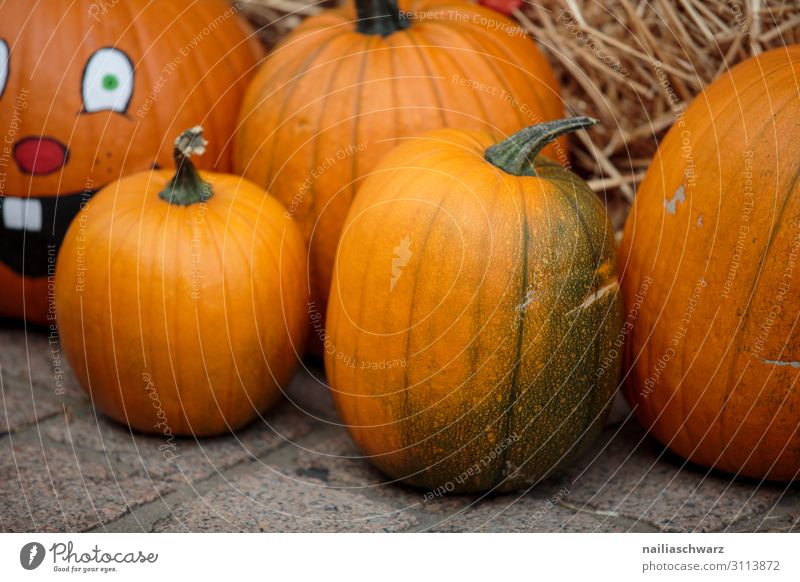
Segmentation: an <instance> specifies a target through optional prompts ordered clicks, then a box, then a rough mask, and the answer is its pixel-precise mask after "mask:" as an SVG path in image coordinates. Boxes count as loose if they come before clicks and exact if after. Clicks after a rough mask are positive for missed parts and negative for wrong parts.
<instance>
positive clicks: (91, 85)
mask: <svg viewBox="0 0 800 582" xmlns="http://www.w3.org/2000/svg"><path fill="white" fill-rule="evenodd" d="M82 93H83V110H84V111H85V112H86V113H95V112H97V111H108V110H111V111H116V112H117V113H125V112H126V111H127V110H128V105H129V104H130V102H131V97H133V63H132V62H131V60H130V59H129V58H128V55H126V54H125V53H123V52H122V51H120V50H118V49H115V48H101V49H99V50H98V51H97V52H95V53H94V54H93V55H92V56H91V57H90V58H89V62H88V63H86V69H84V71H83V86H82Z"/></svg>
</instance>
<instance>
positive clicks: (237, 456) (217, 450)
mask: <svg viewBox="0 0 800 582" xmlns="http://www.w3.org/2000/svg"><path fill="white" fill-rule="evenodd" d="M58 355H59V352H58V345H57V343H50V342H49V338H48V336H47V335H46V334H45V333H42V332H37V333H32V332H28V333H27V334H26V332H25V331H24V330H22V329H13V328H9V327H5V328H0V380H1V381H2V402H0V529H2V530H4V531H60V532H64V531H92V530H94V531H270V532H273V531H277V532H292V531H325V532H333V531H392V532H395V531H397V532H399V531H442V532H461V531H503V532H505V531H513V532H518V531H519V532H541V531H573V532H574V531H580V532H584V531H604V532H605V531H610V532H621V531H644V532H647V531H800V491H799V490H798V487H797V486H796V485H795V486H789V487H787V486H785V485H776V484H765V483H759V482H756V481H750V480H743V479H732V478H731V477H729V476H726V475H721V474H717V473H713V472H712V473H709V472H707V471H705V470H702V469H699V468H696V467H692V466H688V465H685V464H684V463H683V462H682V461H681V460H680V459H678V458H676V457H674V456H672V455H671V454H669V453H667V452H665V451H664V450H663V449H661V448H660V447H659V446H658V445H657V444H656V443H655V442H654V441H652V440H651V439H649V438H647V437H645V435H644V434H643V432H642V430H641V429H640V428H639V427H638V426H637V425H636V424H635V422H632V421H631V422H619V421H618V422H617V423H616V424H611V425H610V426H608V427H607V428H606V430H605V432H604V434H603V437H602V438H601V439H600V440H599V441H598V442H597V443H596V446H595V447H594V448H593V450H591V451H590V452H589V453H588V454H587V455H585V457H584V458H583V459H582V460H581V461H579V462H578V463H577V464H576V465H575V466H573V467H572V468H571V469H570V470H569V471H568V472H567V473H566V474H565V475H562V476H560V477H558V478H553V479H550V480H548V481H547V482H544V483H540V484H539V485H538V486H537V487H536V488H534V489H532V490H530V491H528V492H523V493H517V494H513V495H502V496H495V497H488V498H479V497H476V496H469V497H467V496H448V497H444V498H435V499H433V500H430V501H428V500H426V497H425V495H424V492H420V491H417V490H413V489H409V488H405V487H402V486H398V485H395V484H391V483H388V482H387V478H386V477H384V476H383V475H381V474H380V473H378V472H377V471H376V470H374V469H373V468H372V467H371V466H370V465H369V463H368V462H367V461H365V460H364V459H361V458H360V457H359V454H358V451H357V450H356V449H355V448H354V446H353V445H352V443H351V442H350V441H349V439H348V437H347V435H346V433H345V432H344V430H343V429H342V428H341V427H340V426H339V425H338V423H337V419H336V415H335V412H334V410H333V407H332V405H331V403H330V398H329V396H328V393H327V389H326V387H325V385H324V384H323V383H322V381H321V378H322V376H323V375H322V371H321V369H320V368H319V366H318V365H314V364H307V365H308V368H307V369H306V370H302V371H300V372H298V374H297V376H296V377H295V379H294V381H293V382H292V385H291V386H290V388H289V389H288V390H287V398H286V399H284V401H283V402H282V403H281V404H280V405H279V406H278V407H277V408H276V409H275V410H273V411H271V412H269V413H268V414H267V415H266V416H265V417H264V418H263V419H262V420H258V421H256V422H254V423H253V424H251V425H250V426H249V427H247V428H246V429H244V430H241V431H239V432H238V433H237V434H235V435H231V436H226V437H220V438H213V439H204V440H201V441H196V440H194V439H180V440H178V441H177V442H176V449H175V451H174V456H175V458H174V459H169V458H168V457H170V456H172V454H173V453H172V451H170V454H166V453H165V451H166V449H165V447H164V440H163V438H158V437H152V436H144V435H140V434H135V433H134V434H132V433H131V432H130V431H129V430H128V429H127V428H125V427H123V426H120V425H117V424H115V423H113V422H110V421H108V420H106V419H105V418H103V417H102V416H98V415H96V414H95V412H94V410H93V408H92V405H91V402H90V401H89V399H88V397H87V395H86V394H85V393H84V392H83V390H82V389H81V388H80V386H79V385H78V383H77V381H76V380H75V379H74V377H73V376H72V374H71V373H70V372H69V371H68V370H66V371H65V372H64V373H63V374H60V373H59V371H58V370H57V369H56V370H55V372H54V361H55V362H56V363H57V360H54V357H57V356H58ZM56 368H57V366H56ZM624 416H625V414H624V413H623V414H622V415H621V417H622V418H624Z"/></svg>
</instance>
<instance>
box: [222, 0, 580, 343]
mask: <svg viewBox="0 0 800 582" xmlns="http://www.w3.org/2000/svg"><path fill="white" fill-rule="evenodd" d="M354 5H355V10H354V9H353V5H352V4H351V5H348V7H346V8H340V9H335V10H327V11H324V12H323V13H322V14H320V15H318V16H314V17H311V18H308V19H307V20H306V21H304V22H303V24H301V25H300V26H299V27H298V28H297V29H296V30H294V31H293V32H292V33H291V34H290V35H289V36H288V37H286V39H284V41H283V42H282V43H281V44H280V45H279V46H278V47H276V48H275V50H274V51H273V52H272V53H271V55H270V56H269V57H268V58H267V60H266V62H265V64H264V65H263V67H262V68H261V70H260V71H259V73H258V75H257V76H256V78H255V79H254V80H253V83H252V85H251V87H250V88H249V90H248V92H247V94H246V97H245V101H244V105H243V108H242V114H241V126H240V129H239V131H238V132H237V135H236V141H235V144H234V167H235V169H236V170H237V172H239V173H243V175H245V176H247V177H248V178H250V179H251V180H253V181H255V182H256V183H258V184H261V185H262V186H264V187H265V188H267V189H268V190H269V191H270V192H272V193H273V194H274V195H275V196H276V197H277V198H278V199H280V200H281V201H282V202H283V203H284V204H285V205H286V206H287V207H288V211H289V213H290V214H291V215H293V216H295V217H296V218H297V220H298V221H299V223H300V225H301V227H302V230H303V232H304V234H305V236H306V239H307V240H308V241H309V244H310V269H311V273H310V275H311V281H310V284H311V290H312V293H311V298H312V304H311V305H310V306H309V312H310V314H311V317H312V320H313V321H314V322H315V325H314V328H315V336H316V337H317V339H324V330H323V328H322V321H323V320H324V314H325V304H326V302H327V298H328V290H329V288H330V279H331V269H332V267H333V256H334V253H335V251H336V243H337V241H338V237H339V233H340V231H341V228H342V224H343V222H344V219H345V217H346V215H347V210H348V208H349V207H350V203H351V201H352V199H353V195H354V194H355V192H356V188H357V186H358V181H359V179H360V178H362V177H363V176H365V175H366V174H367V173H368V172H370V171H371V170H372V168H373V167H374V166H375V164H376V163H377V162H378V160H380V159H381V157H382V156H383V155H384V154H386V152H388V151H389V150H390V149H391V148H392V147H394V146H395V145H396V144H397V143H398V140H400V139H401V138H405V137H409V136H414V135H418V134H420V133H423V132H425V131H428V130H431V129H436V128H439V127H464V128H473V129H482V130H491V131H494V132H497V133H498V134H500V135H509V134H510V133H513V132H515V131H517V130H518V129H521V128H522V127H525V126H528V125H531V124H532V123H536V122H539V121H543V120H548V119H555V118H558V117H561V115H562V112H563V111H562V106H561V101H560V98H559V90H558V87H557V83H556V81H555V78H554V76H553V73H552V72H551V70H550V67H549V65H548V64H547V62H546V61H545V59H544V58H543V57H542V55H541V54H540V53H539V51H538V50H537V48H536V45H535V44H534V43H533V42H532V41H531V39H530V38H527V37H526V36H525V32H524V31H523V30H522V29H521V28H519V27H518V26H517V25H516V24H515V23H513V22H512V21H510V20H508V19H506V18H505V17H503V16H501V15H499V14H497V13H496V12H493V11H491V10H488V9H485V8H482V7H479V6H477V5H475V4H471V3H468V2H465V1H463V0H409V1H408V2H404V3H403V5H404V7H405V8H406V9H407V10H405V11H403V12H401V11H399V10H398V8H397V6H396V4H395V2H394V0H355V2H354ZM565 144H566V142H562V143H561V147H562V150H563V148H564V147H565ZM546 152H547V153H548V155H550V156H551V157H553V158H557V157H559V154H560V157H562V158H563V157H564V156H565V152H564V151H561V152H556V149H555V148H554V146H553V145H551V146H550V147H548V148H547V150H546Z"/></svg>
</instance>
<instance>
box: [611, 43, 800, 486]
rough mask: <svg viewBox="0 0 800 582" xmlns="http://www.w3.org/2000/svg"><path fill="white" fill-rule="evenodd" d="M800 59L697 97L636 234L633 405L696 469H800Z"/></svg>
mask: <svg viewBox="0 0 800 582" xmlns="http://www.w3.org/2000/svg"><path fill="white" fill-rule="evenodd" d="M798 79H800V46H791V47H787V48H781V49H776V50H773V51H770V52H768V53H764V54H762V55H760V56H758V57H756V58H753V59H751V60H749V61H746V62H745V63H742V64H740V65H738V66H737V67H735V68H734V69H733V70H731V71H730V72H729V73H726V74H725V75H723V76H722V77H721V78H720V79H718V80H717V81H716V82H714V83H713V84H712V85H710V86H709V87H708V88H707V89H706V90H705V91H704V92H703V93H702V94H701V95H700V96H698V97H697V98H696V99H695V101H694V102H693V103H692V104H691V106H690V107H689V108H688V109H687V110H686V112H685V113H684V114H683V115H681V116H680V117H679V118H678V121H677V122H676V123H675V125H674V126H673V128H672V129H671V130H670V132H669V133H668V134H667V136H666V137H665V139H664V140H663V142H662V144H661V146H660V148H659V151H658V154H657V155H656V157H655V158H654V159H653V162H652V164H651V165H650V168H649V170H648V173H647V176H646V177H645V179H644V181H643V182H642V185H641V187H640V189H639V192H638V194H637V197H636V203H635V204H634V207H633V209H632V212H631V214H630V216H629V218H628V221H627V224H626V225H625V234H624V238H623V241H622V249H621V264H622V267H623V269H624V276H623V285H622V288H623V291H624V296H625V300H626V302H627V306H628V309H629V316H630V317H635V319H636V321H635V324H634V326H633V328H632V330H631V332H630V334H629V335H630V341H629V344H628V348H627V350H628V351H627V366H628V382H627V386H626V394H627V397H628V400H629V401H630V403H631V405H632V406H633V408H634V410H635V412H636V415H637V417H638V418H639V420H640V421H641V422H642V424H643V425H644V426H645V427H647V428H648V429H649V430H650V432H651V433H652V434H653V435H654V436H655V437H656V438H657V439H658V440H659V441H661V442H662V443H663V444H665V445H667V446H668V447H670V448H671V449H672V450H673V451H675V452H676V453H678V454H679V455H681V456H683V457H684V458H686V459H689V460H691V461H693V462H695V463H699V464H701V465H704V466H706V467H714V468H717V469H721V470H723V471H727V472H729V473H735V474H740V475H746V476H749V477H755V478H759V479H761V478H768V479H776V480H785V481H789V480H793V479H796V478H797V476H798V472H800V432H798V427H799V426H800V320H799V317H800V315H799V314H800V179H799V178H798V176H800V173H798V172H799V171H800V170H799V169H800V142H798V140H797V139H796V136H797V135H798V134H800V83H799V82H798Z"/></svg>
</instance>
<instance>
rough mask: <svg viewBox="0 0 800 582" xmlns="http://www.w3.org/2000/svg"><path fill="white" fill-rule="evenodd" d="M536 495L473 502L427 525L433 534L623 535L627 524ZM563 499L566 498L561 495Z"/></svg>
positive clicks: (512, 495) (517, 495) (627, 527)
mask: <svg viewBox="0 0 800 582" xmlns="http://www.w3.org/2000/svg"><path fill="white" fill-rule="evenodd" d="M543 493H544V492H543V491H537V493H536V494H530V493H529V494H523V495H520V494H516V495H514V494H511V495H502V496H499V497H495V498H491V499H486V500H482V501H479V502H476V503H475V504H474V505H471V506H469V507H467V508H465V509H464V510H463V511H461V512H458V513H454V514H451V515H448V516H446V517H443V518H441V519H440V520H438V521H436V522H434V523H433V524H431V525H429V526H428V527H427V528H426V530H428V531H435V532H506V533H525V532H529V533H536V532H625V531H628V529H629V527H630V526H629V525H628V524H626V523H624V522H621V521H618V520H609V519H607V518H606V517H596V516H594V515H591V514H589V513H584V512H576V511H574V510H572V509H569V508H566V507H563V506H562V505H560V504H559V502H558V499H557V498H558V495H559V492H558V491H554V492H553V493H552V494H551V496H550V497H547V496H544V495H543ZM563 497H564V498H565V499H566V498H568V497H569V495H567V494H564V495H563Z"/></svg>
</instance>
